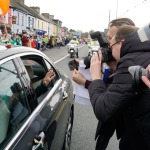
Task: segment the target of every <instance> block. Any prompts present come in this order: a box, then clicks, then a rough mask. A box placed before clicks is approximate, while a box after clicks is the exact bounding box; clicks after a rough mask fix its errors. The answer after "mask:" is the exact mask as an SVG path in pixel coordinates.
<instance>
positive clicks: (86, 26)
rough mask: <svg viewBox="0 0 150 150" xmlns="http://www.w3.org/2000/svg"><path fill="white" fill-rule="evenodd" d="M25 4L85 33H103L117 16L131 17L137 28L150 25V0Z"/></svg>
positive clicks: (51, 0) (45, 0)
mask: <svg viewBox="0 0 150 150" xmlns="http://www.w3.org/2000/svg"><path fill="white" fill-rule="evenodd" d="M117 2H118V9H117ZM25 4H26V5H28V6H39V7H40V8H41V9H40V10H41V13H50V14H51V15H54V19H59V20H61V21H62V26H66V27H68V28H69V29H74V30H82V31H83V32H86V31H87V32H88V31H90V30H94V31H103V30H104V28H107V25H108V22H109V20H112V19H115V18H116V16H117V17H129V18H130V19H132V20H133V21H134V22H135V24H136V25H137V26H138V27H140V26H144V25H145V24H147V23H149V22H150V0H103V1H102V0H74V1H73V0H25ZM109 14H110V15H109Z"/></svg>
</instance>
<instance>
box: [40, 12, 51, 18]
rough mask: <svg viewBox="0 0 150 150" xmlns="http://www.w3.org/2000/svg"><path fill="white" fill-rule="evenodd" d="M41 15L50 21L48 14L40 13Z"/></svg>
mask: <svg viewBox="0 0 150 150" xmlns="http://www.w3.org/2000/svg"><path fill="white" fill-rule="evenodd" d="M41 15H43V16H44V17H46V18H47V19H50V14H49V13H42V14H41Z"/></svg>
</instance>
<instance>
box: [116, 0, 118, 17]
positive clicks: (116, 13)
mask: <svg viewBox="0 0 150 150" xmlns="http://www.w3.org/2000/svg"><path fill="white" fill-rule="evenodd" d="M117 17H118V0H117V7H116V18H117Z"/></svg>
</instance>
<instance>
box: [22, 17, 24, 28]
mask: <svg viewBox="0 0 150 150" xmlns="http://www.w3.org/2000/svg"><path fill="white" fill-rule="evenodd" d="M22 26H24V15H23V14H22Z"/></svg>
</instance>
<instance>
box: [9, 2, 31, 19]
mask: <svg viewBox="0 0 150 150" xmlns="http://www.w3.org/2000/svg"><path fill="white" fill-rule="evenodd" d="M10 5H11V7H13V8H15V9H17V10H20V11H22V12H24V13H26V14H29V15H31V16H33V15H32V14H31V13H30V12H29V11H28V10H26V9H25V8H24V7H22V6H21V5H20V4H19V3H17V2H14V1H13V0H11V1H10Z"/></svg>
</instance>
